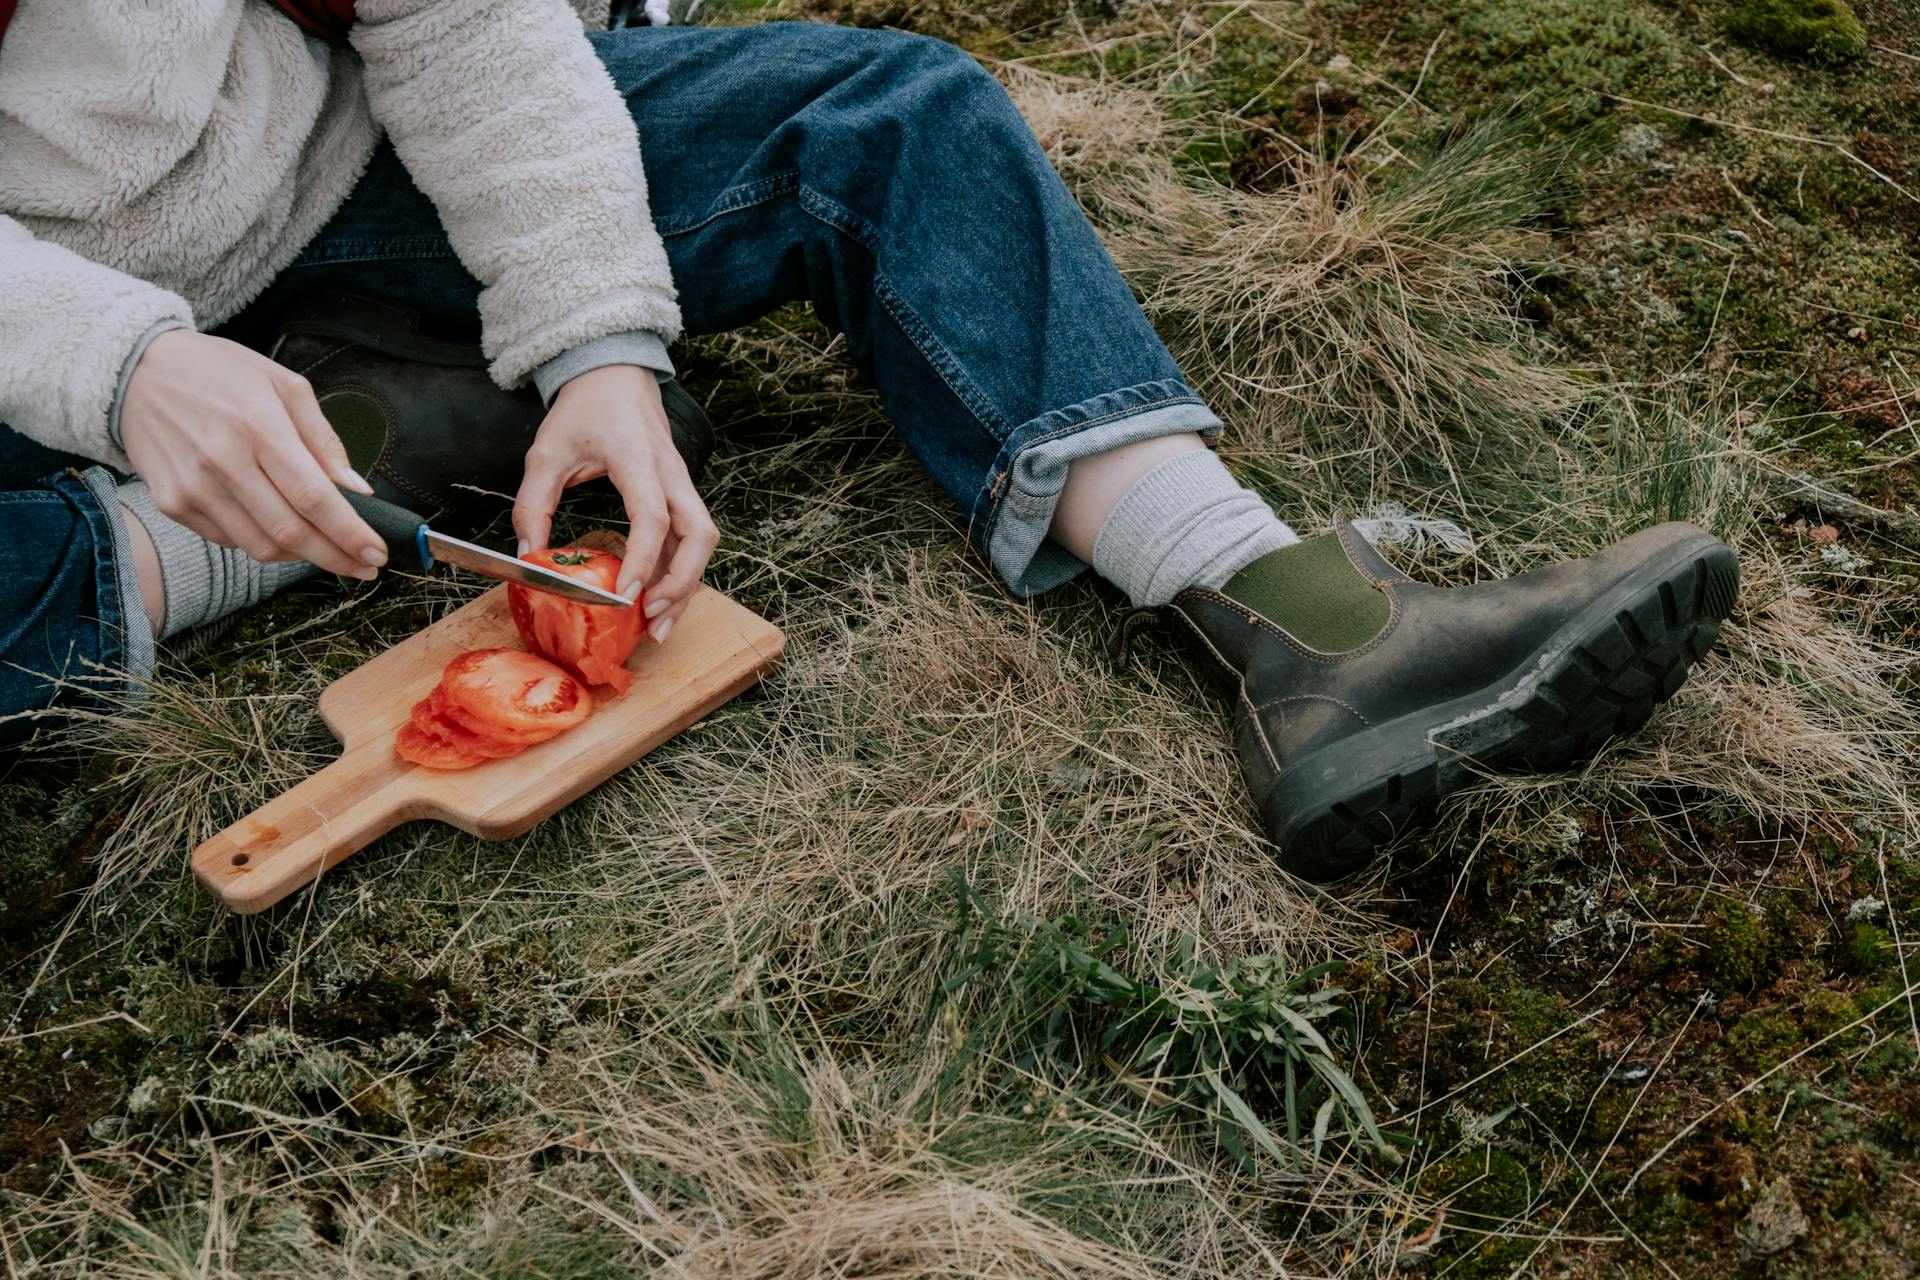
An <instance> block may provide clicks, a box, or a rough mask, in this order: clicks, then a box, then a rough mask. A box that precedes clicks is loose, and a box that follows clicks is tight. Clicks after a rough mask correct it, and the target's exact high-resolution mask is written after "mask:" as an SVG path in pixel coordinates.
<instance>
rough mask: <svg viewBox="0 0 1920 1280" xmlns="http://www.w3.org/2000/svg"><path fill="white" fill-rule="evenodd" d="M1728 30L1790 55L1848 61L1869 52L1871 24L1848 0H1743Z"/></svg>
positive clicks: (1736, 36)
mask: <svg viewBox="0 0 1920 1280" xmlns="http://www.w3.org/2000/svg"><path fill="white" fill-rule="evenodd" d="M1727 34H1728V35H1730V36H1732V37H1733V38H1734V39H1735V40H1738V41H1740V42H1741V43H1742V44H1748V45H1752V46H1753V47H1754V48H1756V49H1765V50H1767V51H1769V52H1771V53H1778V54H1782V55H1785V56H1786V57H1790V58H1809V59H1811V60H1813V61H1815V62H1845V61H1847V60H1848V59H1850V58H1857V57H1859V56H1860V55H1861V54H1863V53H1865V52H1866V51H1867V28H1866V26H1865V24H1863V23H1862V22H1861V21H1860V19H1859V17H1858V16H1857V15H1855V13H1854V12H1853V10H1852V8H1850V7H1849V6H1848V5H1847V2H1846V0H1742V3H1740V4H1738V5H1736V6H1735V7H1734V10H1733V12H1732V13H1730V14H1728V15H1727Z"/></svg>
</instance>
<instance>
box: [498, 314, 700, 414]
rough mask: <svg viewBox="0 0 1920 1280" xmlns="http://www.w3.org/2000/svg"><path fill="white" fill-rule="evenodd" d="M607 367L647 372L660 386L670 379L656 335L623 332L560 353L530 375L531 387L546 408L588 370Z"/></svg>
mask: <svg viewBox="0 0 1920 1280" xmlns="http://www.w3.org/2000/svg"><path fill="white" fill-rule="evenodd" d="M610 364H631V365H638V366H639V367H640V368H642V369H651V370H653V372H654V375H655V376H656V377H658V378H659V379H660V381H662V382H665V381H666V380H667V379H668V378H671V377H672V376H673V361H672V359H671V358H669V357H668V355H667V344H666V342H665V341H664V340H663V339H662V338H661V337H660V335H659V334H657V333H649V332H648V331H647V330H645V329H627V330H624V331H623V332H620V333H609V334H607V335H606V336H605V337H603V338H593V339H590V340H588V341H586V342H583V343H581V344H580V345H579V346H577V347H571V348H569V349H567V350H565V351H562V352H561V353H560V354H559V355H557V356H555V357H554V358H553V359H551V360H549V361H547V362H546V363H545V364H543V365H541V366H539V367H538V368H536V369H535V370H534V371H533V385H534V386H536V387H538V388H539V389H540V399H541V401H542V402H543V403H545V404H549V405H550V404H552V403H553V398H554V397H555V396H557V395H559V394H560V388H562V387H564V386H566V385H567V383H569V382H571V381H572V380H573V379H575V378H577V377H579V376H580V375H581V374H583V373H586V372H588V371H589V370H592V369H604V368H606V367H607V366H608V365H610Z"/></svg>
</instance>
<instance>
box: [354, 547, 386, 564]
mask: <svg viewBox="0 0 1920 1280" xmlns="http://www.w3.org/2000/svg"><path fill="white" fill-rule="evenodd" d="M360 558H361V559H362V560H365V561H366V562H367V563H368V564H370V565H372V566H373V567H374V568H376V569H377V568H379V567H380V566H381V565H383V564H385V563H386V562H387V549H386V548H385V547H362V548H361V549H360Z"/></svg>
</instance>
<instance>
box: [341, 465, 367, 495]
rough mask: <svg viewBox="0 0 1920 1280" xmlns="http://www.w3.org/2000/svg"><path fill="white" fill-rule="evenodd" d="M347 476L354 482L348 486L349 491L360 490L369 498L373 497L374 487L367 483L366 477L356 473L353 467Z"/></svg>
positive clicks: (349, 469) (348, 470)
mask: <svg viewBox="0 0 1920 1280" xmlns="http://www.w3.org/2000/svg"><path fill="white" fill-rule="evenodd" d="M346 476H347V479H348V480H350V481H352V483H351V484H349V485H348V486H347V487H348V488H349V489H358V490H359V491H360V492H361V493H364V494H366V495H367V496H368V497H369V498H371V497H372V496H373V486H372V485H371V484H369V483H368V482H367V478H366V477H365V476H363V475H361V474H360V473H359V472H358V471H355V470H354V469H353V468H352V467H348V468H347V471H346Z"/></svg>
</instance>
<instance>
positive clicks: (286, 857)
mask: <svg viewBox="0 0 1920 1280" xmlns="http://www.w3.org/2000/svg"><path fill="white" fill-rule="evenodd" d="M391 753H392V746H391V745H390V740H389V741H387V742H382V743H380V744H378V745H377V746H376V745H374V744H368V745H367V746H365V747H362V748H358V749H355V750H349V751H348V752H347V753H346V754H344V755H342V756H341V757H340V758H339V759H338V760H335V761H334V762H333V763H332V764H329V765H328V766H327V767H326V768H324V769H322V770H320V772H318V773H316V774H314V775H313V776H312V777H310V778H307V779H306V780H305V781H303V782H300V783H299V784H297V785H296V786H294V787H293V788H292V789H291V790H289V791H286V792H283V793H282V794H281V795H279V796H278V797H276V798H275V799H273V800H271V801H269V802H268V803H267V804H265V805H263V806H261V807H260V808H258V809H255V810H254V811H253V812H252V813H250V814H248V815H247V816H246V817H244V818H242V819H241V820H240V821H238V822H236V823H234V824H233V825H232V826H230V827H228V828H227V829H226V830H225V831H222V832H220V833H219V834H218V835H216V836H214V837H213V838H212V839H210V840H208V841H207V842H206V843H205V844H203V845H201V846H200V847H199V848H198V849H195V850H194V851H193V873H194V874H195V875H196V876H199V877H200V882H201V883H202V884H204V885H206V886H207V888H209V889H211V890H213V892H214V893H215V894H216V895H217V896H218V897H219V898H220V900H221V901H222V902H224V903H226V904H227V905H228V906H229V907H231V908H233V909H234V910H235V911H237V912H240V913H241V914H243V915H247V914H251V913H253V912H255V911H260V910H262V909H264V908H266V907H269V906H271V905H273V904H274V903H276V902H278V901H280V899H282V898H284V897H286V896H287V895H288V894H289V893H291V892H293V891H294V890H295V889H298V888H299V887H300V886H301V885H303V884H306V883H307V882H308V881H310V880H312V879H314V878H315V877H316V876H318V875H319V874H320V873H321V872H323V871H325V870H326V869H327V868H328V867H331V866H333V865H334V864H335V863H337V862H339V861H340V860H341V859H343V858H345V857H346V856H347V855H348V854H350V853H353V852H354V851H355V850H358V849H360V848H362V847H363V846H365V845H367V844H368V843H370V842H372V841H373V840H376V839H378V838H379V837H380V836H383V835H385V834H386V833H387V832H389V831H391V830H392V829H393V828H394V827H396V826H398V825H399V824H400V823H401V822H403V821H405V820H406V819H407V818H408V817H410V816H412V815H411V814H410V813H409V812H408V806H409V804H410V803H412V801H413V798H414V797H413V787H412V785H411V779H412V777H413V774H414V771H413V770H412V769H403V770H401V771H400V772H399V773H397V774H396V773H395V771H394V768H393V761H392V756H391Z"/></svg>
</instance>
